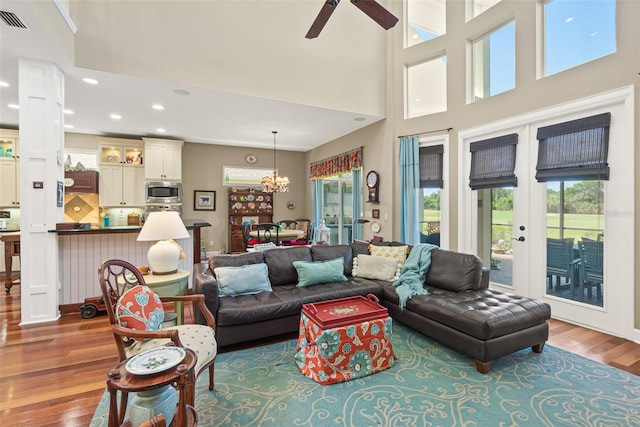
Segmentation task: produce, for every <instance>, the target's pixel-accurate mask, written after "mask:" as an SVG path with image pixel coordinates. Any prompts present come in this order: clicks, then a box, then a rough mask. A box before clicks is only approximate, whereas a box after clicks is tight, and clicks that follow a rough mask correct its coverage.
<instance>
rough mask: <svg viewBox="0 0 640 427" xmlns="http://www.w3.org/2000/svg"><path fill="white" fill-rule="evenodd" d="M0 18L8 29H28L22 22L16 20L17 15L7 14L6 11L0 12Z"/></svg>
mask: <svg viewBox="0 0 640 427" xmlns="http://www.w3.org/2000/svg"><path fill="white" fill-rule="evenodd" d="M0 18H2V20H3V21H4V23H5V24H7V25H8V26H10V27H13V28H24V29H25V30H28V29H29V27H27V26H26V25H25V23H24V22H22V20H21V19H20V18H18V15H16V14H15V13H13V12H7V11H6V10H0Z"/></svg>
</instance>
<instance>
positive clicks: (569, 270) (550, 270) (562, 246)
mask: <svg viewBox="0 0 640 427" xmlns="http://www.w3.org/2000/svg"><path fill="white" fill-rule="evenodd" d="M573 243H574V239H573V237H569V238H565V239H554V238H547V280H548V286H549V290H552V289H553V278H554V276H555V278H556V281H555V282H556V283H555V285H556V289H558V288H559V287H560V286H562V278H564V279H565V284H567V285H569V284H570V286H573V287H575V286H577V285H578V283H577V281H578V274H577V273H578V264H579V263H580V259H578V258H576V257H574V256H573Z"/></svg>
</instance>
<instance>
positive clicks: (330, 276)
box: [293, 257, 347, 288]
mask: <svg viewBox="0 0 640 427" xmlns="http://www.w3.org/2000/svg"><path fill="white" fill-rule="evenodd" d="M293 266H294V267H295V268H296V271H297V272H298V285H297V286H298V287H299V288H302V287H305V286H311V285H316V284H318V283H329V282H346V281H347V276H345V275H344V258H342V257H340V258H336V259H332V260H328V261H311V262H308V261H294V262H293Z"/></svg>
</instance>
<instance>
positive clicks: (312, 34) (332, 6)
mask: <svg viewBox="0 0 640 427" xmlns="http://www.w3.org/2000/svg"><path fill="white" fill-rule="evenodd" d="M338 3H340V0H327V1H326V2H325V3H324V5H322V9H320V13H318V16H316V20H315V21H313V24H311V28H309V31H308V32H307V35H306V36H305V37H306V38H308V39H315V38H316V37H318V35H320V31H322V29H323V28H324V25H325V24H326V23H327V21H328V20H329V17H330V16H331V14H332V13H333V11H334V10H336V6H338Z"/></svg>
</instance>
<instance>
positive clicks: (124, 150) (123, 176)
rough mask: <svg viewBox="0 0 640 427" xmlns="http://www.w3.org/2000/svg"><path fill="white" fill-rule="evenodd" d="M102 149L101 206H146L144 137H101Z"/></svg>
mask: <svg viewBox="0 0 640 427" xmlns="http://www.w3.org/2000/svg"><path fill="white" fill-rule="evenodd" d="M98 141H99V149H100V173H99V179H98V182H99V188H100V192H99V194H100V196H99V199H100V206H127V207H134V206H144V204H145V198H144V163H145V162H146V161H147V159H146V157H145V155H146V153H145V149H144V146H143V143H142V141H136V140H127V139H120V138H102V137H99V138H98Z"/></svg>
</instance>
